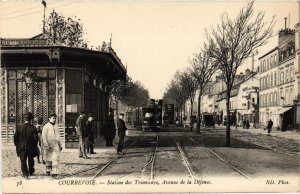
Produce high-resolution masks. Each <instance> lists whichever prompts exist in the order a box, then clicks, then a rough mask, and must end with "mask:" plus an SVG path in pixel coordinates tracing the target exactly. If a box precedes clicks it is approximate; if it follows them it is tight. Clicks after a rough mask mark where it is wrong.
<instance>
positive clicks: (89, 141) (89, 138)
mask: <svg viewBox="0 0 300 194" xmlns="http://www.w3.org/2000/svg"><path fill="white" fill-rule="evenodd" d="M93 120H94V118H93V114H92V113H89V114H88V120H87V121H86V133H87V135H86V139H85V140H86V149H87V153H89V154H96V153H95V152H94V128H93Z"/></svg>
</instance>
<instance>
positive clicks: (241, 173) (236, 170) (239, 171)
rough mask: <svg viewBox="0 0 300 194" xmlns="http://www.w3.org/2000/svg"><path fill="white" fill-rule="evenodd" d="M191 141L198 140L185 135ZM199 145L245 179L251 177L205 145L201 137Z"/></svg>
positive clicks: (196, 142)
mask: <svg viewBox="0 0 300 194" xmlns="http://www.w3.org/2000/svg"><path fill="white" fill-rule="evenodd" d="M185 137H187V138H188V139H189V140H190V141H191V142H193V143H195V144H197V145H198V143H199V142H198V141H196V140H195V139H193V138H191V137H189V136H186V135H185ZM201 145H202V146H203V148H204V149H205V150H207V151H208V152H210V153H211V154H213V155H214V157H216V158H218V159H219V160H220V161H222V162H223V163H225V164H226V165H227V166H229V167H230V168H231V169H233V170H234V171H235V172H237V173H238V174H239V175H241V176H243V177H244V178H246V179H251V177H250V176H248V175H247V174H246V173H244V172H242V171H241V170H239V169H238V168H237V167H235V166H234V165H233V164H231V163H230V162H229V161H227V160H226V159H224V158H222V157H221V156H220V155H219V154H217V153H216V152H215V151H214V150H213V149H211V148H209V147H207V146H206V145H205V144H204V142H203V138H202V139H201Z"/></svg>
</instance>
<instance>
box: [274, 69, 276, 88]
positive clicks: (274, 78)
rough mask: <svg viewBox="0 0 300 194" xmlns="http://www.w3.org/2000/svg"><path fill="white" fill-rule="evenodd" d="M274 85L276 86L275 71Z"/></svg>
mask: <svg viewBox="0 0 300 194" xmlns="http://www.w3.org/2000/svg"><path fill="white" fill-rule="evenodd" d="M274 86H276V72H275V73H274Z"/></svg>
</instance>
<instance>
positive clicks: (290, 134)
mask: <svg viewBox="0 0 300 194" xmlns="http://www.w3.org/2000/svg"><path fill="white" fill-rule="evenodd" d="M216 128H222V129H225V128H226V126H216ZM230 129H231V130H236V129H235V127H233V126H230ZM237 130H239V131H244V132H249V133H253V134H264V135H268V130H264V129H262V128H258V129H256V128H249V129H243V128H242V127H238V128H237ZM270 135H271V136H276V137H284V138H287V139H292V140H295V141H298V142H300V132H296V131H277V130H272V131H271V133H270Z"/></svg>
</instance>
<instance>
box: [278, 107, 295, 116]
mask: <svg viewBox="0 0 300 194" xmlns="http://www.w3.org/2000/svg"><path fill="white" fill-rule="evenodd" d="M291 108H292V107H284V108H281V109H279V110H278V111H276V112H274V113H273V114H275V115H280V114H283V113H285V112H286V111H288V110H290V109H291Z"/></svg>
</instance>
